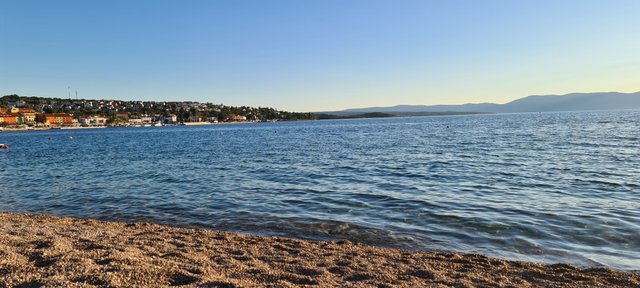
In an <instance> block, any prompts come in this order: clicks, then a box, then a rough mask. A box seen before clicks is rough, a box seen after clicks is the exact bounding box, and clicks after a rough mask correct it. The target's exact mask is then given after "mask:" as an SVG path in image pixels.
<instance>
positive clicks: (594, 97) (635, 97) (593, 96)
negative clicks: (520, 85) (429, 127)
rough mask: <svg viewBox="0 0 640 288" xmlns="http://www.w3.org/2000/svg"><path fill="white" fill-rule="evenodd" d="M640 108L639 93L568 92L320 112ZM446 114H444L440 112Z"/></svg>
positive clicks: (403, 113) (399, 113)
mask: <svg viewBox="0 0 640 288" xmlns="http://www.w3.org/2000/svg"><path fill="white" fill-rule="evenodd" d="M616 109H640V92H635V93H617V92H603V93H572V94H566V95H546V96H540V95H533V96H527V97H524V98H520V99H517V100H514V101H511V102H509V103H506V104H494V103H478V104H463V105H431V106H426V105H398V106H392V107H370V108H356V109H347V110H342V111H332V112H317V114H318V115H329V116H324V117H342V118H347V117H351V116H354V115H366V114H370V113H383V114H385V115H389V114H390V115H393V116H432V115H455V114H465V113H471V114H473V113H523V112H554V111H585V110H616ZM438 113H444V114H438ZM320 118H322V117H320Z"/></svg>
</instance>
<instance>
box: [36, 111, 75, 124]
mask: <svg viewBox="0 0 640 288" xmlns="http://www.w3.org/2000/svg"><path fill="white" fill-rule="evenodd" d="M44 118H45V120H44V124H45V125H47V126H63V125H64V126H67V125H74V124H77V123H78V121H77V120H76V119H73V116H71V115H69V114H64V113H55V114H44Z"/></svg>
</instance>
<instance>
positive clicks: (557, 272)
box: [0, 213, 640, 287]
mask: <svg viewBox="0 0 640 288" xmlns="http://www.w3.org/2000/svg"><path fill="white" fill-rule="evenodd" d="M96 286H97V287H165V286H185V287H300V286H303V287H640V275H637V274H633V273H625V272H621V271H615V270H610V269H606V268H576V267H573V266H569V265H564V264H555V265H542V264H536V263H529V262H515V261H507V260H502V259H494V258H487V257H484V256H480V255H470V254H460V253H441V252H406V251H402V250H397V249H386V248H378V247H373V246H368V245H362V244H356V243H352V242H348V241H340V242H323V241H306V240H298V239H289V238H281V237H265V236H250V235H244V234H233V233H225V232H216V231H210V230H202V229H183V228H174V227H169V226H162V225H156V224H146V223H120V222H103V221H97V220H91V219H75V218H66V217H53V216H45V215H26V214H15V213H0V287H96Z"/></svg>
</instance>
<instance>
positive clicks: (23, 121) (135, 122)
mask: <svg viewBox="0 0 640 288" xmlns="http://www.w3.org/2000/svg"><path fill="white" fill-rule="evenodd" d="M317 118H318V116H317V115H316V114H314V113H297V112H288V111H279V110H276V109H274V108H266V107H249V106H239V107H235V106H226V105H223V104H212V103H199V102H191V101H185V102H159V101H122V100H104V99H103V100H89V99H75V100H74V99H61V98H45V97H35V96H18V95H6V96H3V97H0V128H5V129H7V130H11V129H17V130H23V129H51V128H80V127H113V126H165V125H191V124H194V125H195V124H207V123H230V122H266V121H269V122H273V121H294V120H314V119H317Z"/></svg>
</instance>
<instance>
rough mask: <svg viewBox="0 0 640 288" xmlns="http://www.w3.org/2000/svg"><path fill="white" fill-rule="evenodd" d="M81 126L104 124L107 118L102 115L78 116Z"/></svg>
mask: <svg viewBox="0 0 640 288" xmlns="http://www.w3.org/2000/svg"><path fill="white" fill-rule="evenodd" d="M80 124H82V126H104V125H106V124H107V118H106V117H103V116H89V117H82V118H80Z"/></svg>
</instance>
